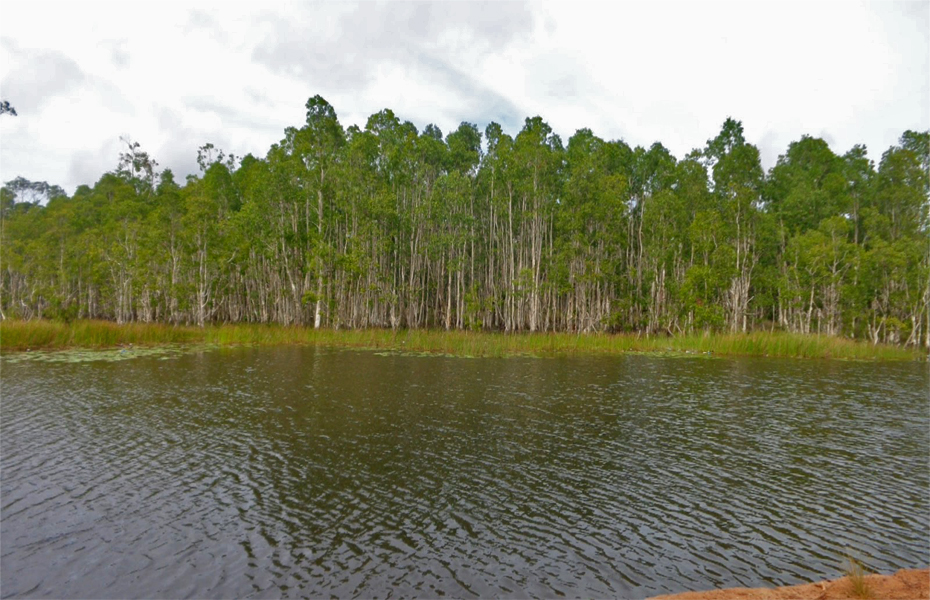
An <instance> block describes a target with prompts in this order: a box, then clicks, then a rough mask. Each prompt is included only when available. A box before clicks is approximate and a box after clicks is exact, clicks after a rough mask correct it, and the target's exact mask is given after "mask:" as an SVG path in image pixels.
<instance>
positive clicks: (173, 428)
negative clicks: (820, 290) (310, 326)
mask: <svg viewBox="0 0 930 600" xmlns="http://www.w3.org/2000/svg"><path fill="white" fill-rule="evenodd" d="M166 358H169V359H168V360H166ZM4 360H6V359H4ZM2 369H3V371H2V376H3V387H2V408H0V410H2V423H0V428H2V429H0V433H2V442H0V443H2V447H0V449H2V464H0V467H2V472H0V473H2V477H0V484H2V489H0V492H2V493H0V499H2V505H0V511H2V519H0V539H2V550H0V575H2V581H3V584H2V590H0V592H2V595H3V596H4V597H14V596H46V597H48V596H51V597H94V598H104V597H142V596H146V597H150V596H156V597H191V596H193V597H242V596H261V597H267V596H271V597H277V596H282V595H288V596H308V595H312V596H330V595H335V596H339V597H349V596H356V595H361V596H366V597H371V596H376V597H389V596H430V597H434V596H440V595H451V596H455V597H466V596H501V595H503V596H518V597H526V596H542V597H553V596H557V595H566V596H585V597H589V596H597V597H603V596H623V597H645V596H648V595H652V594H656V593H664V592H675V591H681V590H686V589H700V588H710V587H715V586H722V585H728V586H729V585H747V586H761V585H771V584H790V583H797V582H801V581H805V580H812V579H819V578H821V577H824V576H827V577H832V576H837V575H839V574H840V572H841V570H842V567H843V557H844V555H845V554H847V553H849V554H852V555H854V556H857V557H859V558H861V559H862V560H863V562H865V564H866V565H868V566H869V567H870V568H872V569H876V570H882V571H890V570H894V569H897V568H904V567H921V566H926V565H927V564H928V562H930V550H928V546H927V539H926V534H927V530H928V526H930V523H928V513H930V498H928V495H930V492H928V484H930V464H928V460H930V459H928V452H930V443H928V424H930V414H928V413H930V408H928V403H927V389H928V383H930V380H928V373H927V367H926V365H924V364H881V365H878V364H868V363H841V362H829V361H779V360H771V359H767V360H723V359H718V360H703V359H661V358H650V357H643V356H628V357H619V358H617V357H615V358H604V359H601V358H572V359H474V360H461V359H453V358H429V357H410V356H378V355H375V354H373V353H366V352H337V351H325V350H317V349H313V348H292V347H287V348H275V349H233V350H215V351H208V352H199V353H194V354H186V355H171V356H170V357H166V356H151V357H140V358H136V359H134V360H130V361H121V362H109V361H99V362H78V363H48V362H4V363H3V364H2Z"/></svg>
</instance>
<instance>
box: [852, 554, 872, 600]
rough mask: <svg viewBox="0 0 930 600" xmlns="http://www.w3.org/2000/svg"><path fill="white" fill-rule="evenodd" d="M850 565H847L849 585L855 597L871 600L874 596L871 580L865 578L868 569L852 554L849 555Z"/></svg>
mask: <svg viewBox="0 0 930 600" xmlns="http://www.w3.org/2000/svg"><path fill="white" fill-rule="evenodd" d="M846 559H847V560H848V561H849V566H848V567H846V577H848V578H849V585H850V588H851V591H852V595H853V597H854V598H862V599H863V600H869V599H870V598H872V597H873V596H874V592H873V591H872V588H871V587H870V586H869V582H868V581H866V580H865V576H866V571H865V567H864V566H863V565H862V563H861V562H859V561H858V560H856V559H855V558H853V557H851V556H847V557H846Z"/></svg>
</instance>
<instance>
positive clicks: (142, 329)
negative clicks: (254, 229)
mask: <svg viewBox="0 0 930 600" xmlns="http://www.w3.org/2000/svg"><path fill="white" fill-rule="evenodd" d="M186 343H208V344H214V345H220V346H230V345H246V344H247V345H278V344H301V345H314V346H331V347H344V348H369V349H378V350H393V351H407V352H429V353H441V354H450V355H457V356H482V357H504V356H515V355H517V356H518V355H528V356H563V355H575V354H584V355H614V354H622V353H626V352H640V353H655V354H679V355H696V356H697V355H701V356H771V357H784V358H835V359H852V360H925V359H926V358H927V355H926V353H925V352H922V351H921V350H918V349H914V348H904V347H900V346H885V345H873V344H869V343H866V342H863V341H855V340H849V339H844V338H837V337H829V336H819V335H798V334H790V333H778V332H753V333H747V334H722V333H721V334H709V335H701V334H693V335H682V336H676V337H665V336H643V335H633V334H598V333H591V334H571V333H513V334H510V333H500V332H472V331H442V330H432V329H424V330H404V329H402V330H390V329H361V330H333V329H318V330H317V329H311V328H305V327H284V326H280V325H256V324H230V325H211V326H208V327H204V328H199V327H190V326H175V325H165V324H158V323H129V324H121V325H120V324H116V323H112V322H108V321H75V322H73V323H60V322H53V321H41V320H32V321H9V320H7V321H2V322H0V350H3V351H22V350H27V349H32V350H38V349H56V348H106V347H115V346H124V345H129V344H134V345H140V346H142V345H155V344H186Z"/></svg>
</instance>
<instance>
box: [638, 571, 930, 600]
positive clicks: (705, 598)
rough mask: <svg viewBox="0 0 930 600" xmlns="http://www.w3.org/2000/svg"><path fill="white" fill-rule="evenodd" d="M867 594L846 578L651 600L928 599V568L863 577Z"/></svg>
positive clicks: (688, 593)
mask: <svg viewBox="0 0 930 600" xmlns="http://www.w3.org/2000/svg"><path fill="white" fill-rule="evenodd" d="M862 579H863V581H864V582H865V584H866V585H867V586H868V591H869V592H870V593H867V594H864V595H863V594H859V595H857V594H856V593H855V591H854V589H853V584H852V582H851V581H850V579H849V577H842V578H840V579H834V580H828V581H821V582H820V583H805V584H803V585H792V586H788V587H780V588H729V589H725V590H709V591H705V592H685V593H683V594H672V595H669V596H656V597H655V598H653V599H651V600H659V599H661V600H673V599H674V600H789V599H791V600H840V599H847V598H850V599H852V598H871V599H873V600H917V599H928V598H930V569H920V570H917V569H913V570H903V569H902V570H901V571H898V572H897V573H895V574H894V575H866V576H865V577H863V578H862Z"/></svg>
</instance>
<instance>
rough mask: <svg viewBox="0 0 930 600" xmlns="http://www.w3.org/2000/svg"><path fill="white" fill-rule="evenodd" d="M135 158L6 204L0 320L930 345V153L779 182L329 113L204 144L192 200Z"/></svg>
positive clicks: (656, 155)
mask: <svg viewBox="0 0 930 600" xmlns="http://www.w3.org/2000/svg"><path fill="white" fill-rule="evenodd" d="M11 114H15V113H12V112H11ZM124 142H125V148H124V150H123V152H121V153H120V156H119V157H118V161H117V166H116V168H115V169H114V170H113V171H112V172H110V173H106V174H104V175H103V176H102V177H101V178H100V180H99V181H97V182H96V183H95V184H93V185H92V186H91V185H82V186H80V187H79V188H78V189H77V190H76V191H75V193H74V194H73V195H72V196H70V197H69V196H67V195H66V194H65V193H64V191H63V190H62V189H61V188H59V187H57V186H54V185H49V184H48V183H45V182H31V181H28V180H25V179H23V178H17V179H14V180H12V181H10V182H7V184H6V185H5V186H4V187H3V188H2V190H0V226H2V230H0V236H2V251H0V252H2V253H0V259H2V277H0V309H2V313H3V315H4V316H6V317H10V316H15V317H21V318H31V317H40V316H41V317H52V318H63V319H71V318H87V317H89V318H105V319H114V320H118V321H124V322H125V321H136V320H138V321H163V322H170V323H198V324H201V325H202V324H206V323H210V322H262V323H264V322H276V323H282V324H306V325H311V324H312V325H314V326H318V327H319V326H328V327H349V328H360V327H394V328H398V327H406V328H422V327H444V328H462V329H464V328H470V329H494V330H505V331H523V330H526V331H556V330H558V331H636V332H644V333H648V334H658V333H681V332H690V331H701V330H726V331H747V330H750V329H756V328H767V329H770V328H779V329H784V330H789V331H797V332H822V333H828V334H833V335H847V336H853V337H860V338H867V339H870V340H872V341H875V342H879V341H883V342H892V343H906V344H921V345H927V344H930V337H928V334H930V311H928V302H930V283H928V280H930V256H928V228H930V212H928V210H930V201H928V195H930V175H928V169H930V133H928V132H914V131H906V132H904V133H903V135H902V136H901V139H900V143H899V144H898V145H896V146H894V147H892V148H889V149H888V150H887V151H886V152H885V153H884V154H883V155H882V158H881V160H880V161H879V163H878V165H877V166H876V165H875V164H874V163H873V162H872V161H870V160H869V159H868V158H867V154H866V152H865V148H864V147H863V146H855V147H854V148H852V149H850V150H849V151H848V152H847V153H846V154H843V155H838V154H835V153H834V152H833V151H832V150H831V149H830V147H829V145H828V144H827V143H826V142H824V141H823V140H822V139H819V138H814V137H810V136H804V137H803V138H801V139H800V140H798V141H796V142H793V143H791V144H790V145H789V147H788V148H787V150H786V152H785V153H784V154H783V155H782V156H781V157H779V159H778V162H777V164H776V165H775V166H774V167H773V168H772V169H770V170H769V171H768V172H767V173H766V172H765V171H764V170H763V168H762V164H761V161H760V157H759V150H758V149H757V148H756V147H755V146H753V145H752V144H750V143H748V142H747V141H746V139H745V136H744V132H743V126H742V123H740V122H739V121H737V120H735V119H732V118H730V119H727V120H726V121H725V122H724V123H723V125H722V127H721V130H720V132H719V134H718V135H716V136H715V137H713V138H711V139H709V140H708V141H707V143H706V146H705V147H704V148H703V149H699V150H696V151H695V152H692V153H691V154H689V155H688V156H685V157H683V158H680V159H679V158H676V157H675V156H673V155H672V154H671V153H670V152H669V151H668V150H667V149H666V148H665V147H664V146H663V145H662V144H660V143H655V144H653V145H651V146H650V147H648V148H644V147H635V148H633V147H630V146H629V145H628V144H626V143H625V142H623V141H622V140H614V141H607V140H604V139H601V138H599V137H597V136H596V135H595V134H594V132H592V131H591V130H590V129H581V130H579V131H578V132H576V133H575V134H574V135H573V136H572V137H571V138H570V139H569V140H568V141H567V143H563V141H562V139H561V138H560V137H559V136H558V135H556V134H555V133H554V132H553V131H552V129H551V127H550V126H549V125H548V124H547V123H546V122H545V121H544V120H543V119H542V118H541V117H538V116H537V117H532V118H527V119H526V121H525V122H524V125H523V128H522V129H521V130H520V131H519V132H516V133H515V135H510V134H508V133H506V132H504V130H503V129H502V128H501V126H500V125H498V124H496V123H491V124H489V125H488V126H487V127H486V128H485V130H484V132H483V133H482V132H481V131H480V130H479V129H478V127H477V126H476V125H474V124H472V123H462V124H461V125H460V126H459V127H458V128H457V129H455V130H454V131H452V132H450V133H448V134H446V135H445V136H444V135H443V132H442V131H441V130H440V129H439V128H438V127H437V126H435V125H432V124H431V125H428V126H427V127H426V128H425V129H424V130H423V131H422V132H420V131H418V130H417V128H416V127H415V126H414V125H413V124H412V123H410V122H409V121H402V120H401V119H400V118H398V117H397V116H396V115H395V114H394V112H393V111H391V110H390V109H384V110H381V111H379V112H377V113H376V114H374V115H372V116H371V117H370V118H369V119H368V122H367V124H366V126H365V128H364V129H360V128H359V127H356V126H352V127H349V128H348V129H345V128H343V126H342V125H341V124H340V122H339V119H338V117H337V115H336V111H335V109H334V108H333V107H332V106H331V105H330V104H329V103H328V102H327V101H326V100H325V99H323V98H322V97H320V96H314V97H312V98H310V99H309V100H308V101H307V103H306V120H305V122H304V123H302V124H299V125H298V126H295V127H290V128H288V129H286V130H285V132H284V135H283V137H282V139H281V140H280V141H279V142H278V143H276V144H274V145H273V146H272V147H271V148H270V149H269V150H268V152H267V154H266V155H265V156H264V157H256V156H252V155H248V156H245V157H242V158H239V157H235V156H232V155H227V154H226V153H224V152H223V151H222V150H220V149H218V148H216V147H214V146H213V144H210V143H207V144H205V145H203V146H202V147H201V148H200V150H199V152H198V157H197V162H198V164H199V166H200V173H199V174H198V175H194V176H190V177H188V179H187V181H186V182H183V183H179V182H177V181H175V178H174V175H173V174H172V173H171V171H168V170H166V171H161V172H160V171H159V170H158V163H157V162H156V161H155V160H154V158H153V157H152V156H150V154H149V153H147V152H146V151H144V150H143V149H142V147H141V146H140V144H139V143H138V142H133V141H131V140H124ZM482 142H484V143H482ZM483 148H484V149H483Z"/></svg>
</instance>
